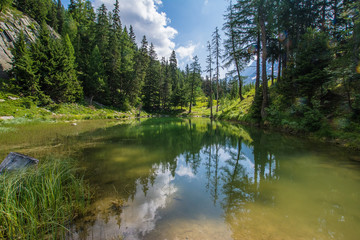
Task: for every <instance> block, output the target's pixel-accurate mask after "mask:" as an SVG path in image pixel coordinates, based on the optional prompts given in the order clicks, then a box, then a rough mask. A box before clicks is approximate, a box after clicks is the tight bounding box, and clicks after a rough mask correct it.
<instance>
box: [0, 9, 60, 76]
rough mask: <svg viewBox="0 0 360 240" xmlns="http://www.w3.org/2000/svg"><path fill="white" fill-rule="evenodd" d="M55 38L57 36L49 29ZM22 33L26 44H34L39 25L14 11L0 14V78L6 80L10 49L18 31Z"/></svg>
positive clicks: (9, 66)
mask: <svg viewBox="0 0 360 240" xmlns="http://www.w3.org/2000/svg"><path fill="white" fill-rule="evenodd" d="M49 29H50V31H51V33H52V35H53V37H55V38H59V35H58V34H57V33H56V32H55V31H54V30H53V29H52V28H50V27H49ZM21 30H22V31H23V33H24V35H25V39H26V41H27V42H35V40H36V37H37V35H38V33H39V31H40V25H39V24H38V23H37V22H36V21H35V20H34V19H32V18H30V17H28V16H26V15H24V14H22V13H21V12H19V11H16V10H7V11H6V12H4V13H0V78H7V77H8V74H7V73H6V71H8V70H9V69H11V61H12V58H13V55H12V53H11V49H12V48H14V42H15V41H16V38H17V36H18V34H19V33H20V31H21Z"/></svg>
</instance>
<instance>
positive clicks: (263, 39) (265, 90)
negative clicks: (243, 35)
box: [260, 11, 268, 119]
mask: <svg viewBox="0 0 360 240" xmlns="http://www.w3.org/2000/svg"><path fill="white" fill-rule="evenodd" d="M260 12H261V15H260V29H261V45H262V59H261V63H262V65H261V67H262V90H263V101H262V105H261V118H262V119H264V118H265V117H266V111H265V108H266V107H267V106H268V84H267V77H266V57H267V51H266V28H265V19H264V16H263V14H264V13H263V11H260Z"/></svg>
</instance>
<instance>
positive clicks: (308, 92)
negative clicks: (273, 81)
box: [294, 29, 330, 107]
mask: <svg viewBox="0 0 360 240" xmlns="http://www.w3.org/2000/svg"><path fill="white" fill-rule="evenodd" d="M329 62H330V51H329V49H328V47H327V38H326V35H325V34H324V33H320V32H317V31H316V30H311V29H309V30H308V32H307V33H306V34H304V35H303V38H302V39H301V41H300V43H299V48H298V50H297V53H296V64H295V73H294V75H295V84H296V85H297V86H298V91H299V93H300V95H301V96H305V97H307V103H308V105H309V106H310V107H312V98H313V96H314V95H315V93H316V91H317V90H318V89H319V88H320V87H322V85H323V84H324V83H325V82H326V81H328V80H329V76H328V73H327V71H326V68H327V67H328V65H329Z"/></svg>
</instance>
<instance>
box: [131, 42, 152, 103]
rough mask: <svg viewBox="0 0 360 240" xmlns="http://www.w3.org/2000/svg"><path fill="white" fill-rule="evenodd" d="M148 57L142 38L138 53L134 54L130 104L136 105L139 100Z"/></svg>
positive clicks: (146, 46)
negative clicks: (133, 75)
mask: <svg viewBox="0 0 360 240" xmlns="http://www.w3.org/2000/svg"><path fill="white" fill-rule="evenodd" d="M149 61H150V59H149V55H148V42H147V40H146V37H145V36H143V39H142V41H141V46H140V49H139V51H137V52H136V53H135V65H134V74H135V77H134V80H133V84H132V86H133V91H132V93H133V95H130V102H131V103H132V104H137V103H138V102H139V100H140V99H139V98H140V97H141V96H140V94H141V90H142V87H143V85H144V81H145V76H146V72H147V69H148V65H149Z"/></svg>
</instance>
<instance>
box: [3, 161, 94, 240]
mask: <svg viewBox="0 0 360 240" xmlns="http://www.w3.org/2000/svg"><path fill="white" fill-rule="evenodd" d="M42 162H43V163H40V164H39V165H38V166H37V167H36V168H28V169H24V170H20V171H16V172H8V173H4V174H3V175H0V239H63V238H65V236H66V234H67V232H68V229H67V227H69V226H70V224H71V222H72V221H73V220H74V218H76V217H77V216H80V215H82V214H84V213H85V210H86V207H87V206H88V205H89V201H90V199H91V195H90V189H89V186H88V185H87V184H86V183H85V182H84V180H83V178H82V177H81V175H79V174H78V171H77V169H76V162H75V161H74V160H72V159H54V158H49V159H46V160H44V161H42Z"/></svg>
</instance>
